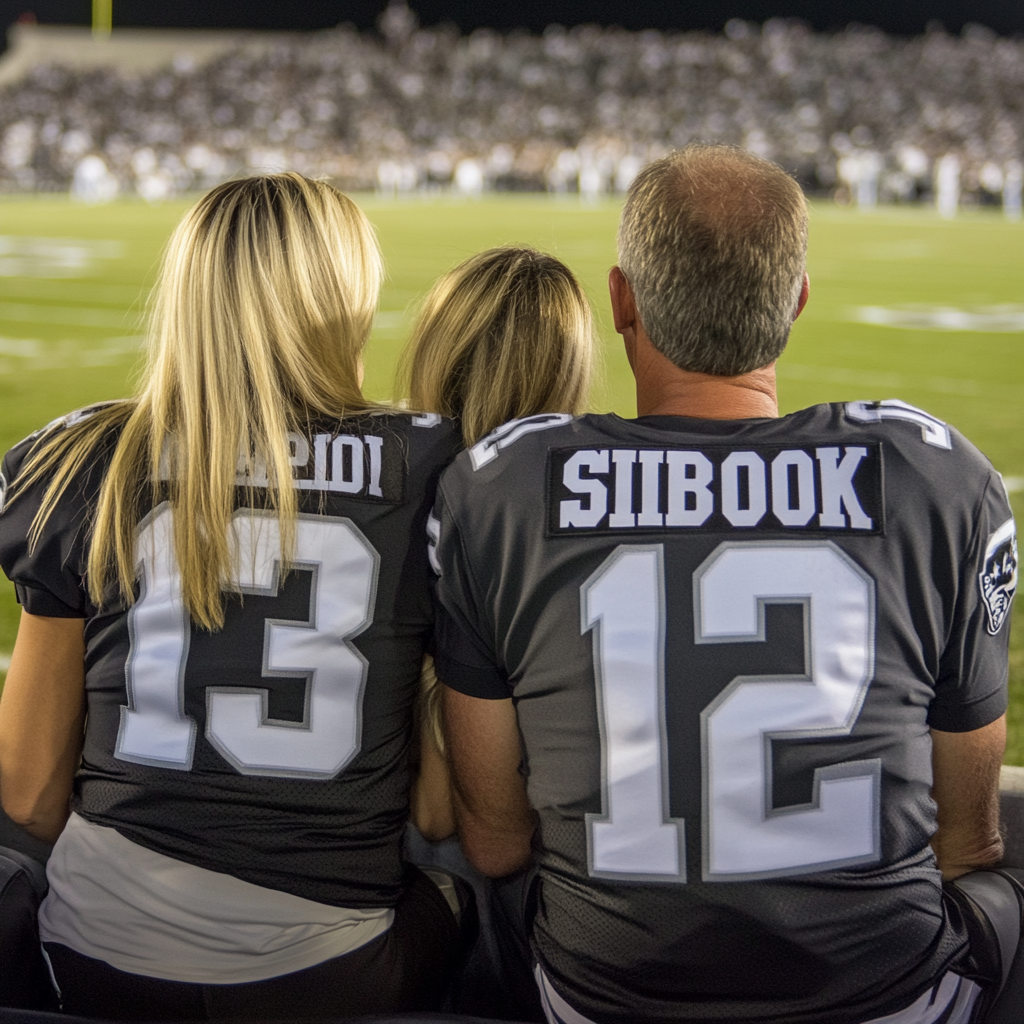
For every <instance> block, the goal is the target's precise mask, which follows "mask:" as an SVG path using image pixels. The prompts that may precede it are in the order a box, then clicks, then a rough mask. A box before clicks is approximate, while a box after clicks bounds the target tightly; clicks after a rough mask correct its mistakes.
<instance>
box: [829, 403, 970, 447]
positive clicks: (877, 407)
mask: <svg viewBox="0 0 1024 1024" xmlns="http://www.w3.org/2000/svg"><path fill="white" fill-rule="evenodd" d="M846 415H847V417H848V418H849V419H851V420H855V421H856V422H857V423H881V422H882V420H906V421H907V422H908V423H916V424H917V425H918V426H919V427H920V428H921V437H922V438H923V439H924V442H925V444H930V445H934V446H935V447H936V448H947V449H951V448H952V447H953V439H952V437H951V435H950V433H949V427H947V426H946V424H945V423H943V422H942V420H938V419H936V418H935V417H934V416H930V415H929V414H928V413H926V412H924V411H923V410H921V409H917V408H915V407H914V406H912V405H908V404H907V403H906V402H901V401H900V400H899V399H897V398H887V399H886V400H885V401H883V402H847V403H846Z"/></svg>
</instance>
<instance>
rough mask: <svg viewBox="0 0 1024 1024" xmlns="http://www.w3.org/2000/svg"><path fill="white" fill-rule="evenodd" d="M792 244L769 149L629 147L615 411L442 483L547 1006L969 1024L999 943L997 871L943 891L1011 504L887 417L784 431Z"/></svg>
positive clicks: (489, 452) (992, 641) (513, 443)
mask: <svg viewBox="0 0 1024 1024" xmlns="http://www.w3.org/2000/svg"><path fill="white" fill-rule="evenodd" d="M806 238H807V212H806V206H805V203H804V199H803V196H802V194H801V192H800V189H799V188H798V186H797V185H796V183H795V182H794V181H793V180H792V179H791V178H789V177H788V176H787V175H786V174H784V173H783V172H782V171H781V170H780V169H779V168H777V167H775V166H774V165H772V164H769V163H767V162H765V161H762V160H759V159H757V158H755V157H753V156H750V155H748V154H745V153H743V152H740V151H738V150H734V149H731V148H727V147H718V146H694V147H690V148H687V149H686V150H683V151H682V152H679V153H675V154H673V155H671V156H669V157H666V158H665V159H663V160H660V161H657V162H656V163H654V164H651V165H650V166H649V167H647V168H646V169H645V170H644V171H643V172H642V173H641V174H640V176H639V177H638V178H637V180H636V181H635V182H634V184H633V186H632V188H631V189H630V192H629V195H628V197H627V200H626V205H625V209H624V212H623V216H622V224H621V227H620V232H619V255H620V266H619V267H615V268H613V269H612V271H611V275H610V280H609V283H610V291H611V301H612V310H613V314H614V319H615V327H616V330H617V331H618V332H619V333H620V334H621V335H622V337H623V340H624V342H625V346H626V352H627V355H628V356H629V361H630V365H631V367H632V369H633V373H634V374H635V376H636V384H637V408H638V412H639V418H638V419H636V420H623V419H621V418H619V417H617V416H614V415H609V416H585V417H582V418H580V419H571V418H570V417H568V416H557V415H549V416H538V417H532V418H530V419H527V420H522V421H518V422H514V423H511V424H508V425H506V426H505V427H503V428H500V429H499V430H498V431H496V432H495V433H494V434H492V435H491V436H490V437H488V438H486V439H485V440H484V441H482V442H480V443H479V444H478V445H476V446H475V447H474V448H473V449H471V450H470V451H468V452H466V453H464V454H463V455H462V456H460V457H459V459H458V460H457V461H456V463H455V464H454V465H453V467H451V468H450V469H449V470H448V471H447V472H446V474H445V476H444V477H443V480H442V485H441V488H440V490H439V496H438V502H437V506H436V508H435V515H436V518H437V520H438V522H437V523H435V524H434V530H435V535H436V536H437V538H438V539H437V541H436V550H435V551H434V552H433V559H434V563H435V569H438V570H439V571H440V579H439V582H438V598H439V603H440V605H441V613H440V620H439V624H438V630H439V633H438V652H437V665H438V672H439V675H440V676H441V678H443V680H444V681H445V683H446V684H447V686H448V689H447V691H446V703H445V713H446V720H447V726H448V730H449V742H450V749H451V757H452V762H453V769H454V777H455V784H456V792H457V798H458V805H459V806H458V811H459V827H460V834H461V837H462V842H463V846H464V849H465V851H466V853H467V855H468V857H469V858H470V860H471V861H472V862H473V863H474V864H476V866H477V867H478V868H480V869H481V870H482V871H484V872H485V873H488V874H491V875H494V876H502V875H506V874H509V873H511V872H514V871H516V870H518V869H520V868H522V867H524V866H525V865H527V864H528V863H529V861H530V857H531V842H532V841H536V842H537V843H538V845H539V850H540V853H539V891H538V892H537V901H536V904H537V910H536V915H535V918H534V920H533V922H532V935H531V941H532V948H533V952H534V955H535V957H536V959H537V964H538V966H537V971H536V977H537V982H538V985H539V987H540V992H541V997H542V1001H543V1002H544V1005H545V1012H546V1013H547V1015H548V1019H549V1020H550V1021H553V1022H554V1021H564V1022H574V1024H577V1022H586V1021H598V1022H601V1024H619V1022H623V1024H624V1022H626V1021H635V1020H639V1019H642V1020H649V1021H666V1022H667V1021H691V1022H697V1021H700V1022H710V1021H722V1020H726V1021H745V1022H754V1021H757V1022H762V1021H763V1022H768V1021H778V1022H782V1021H785V1022H787V1024H789V1022H801V1024H846V1022H849V1024H853V1022H858V1024H859V1022H865V1021H874V1020H877V1019H878V1018H882V1017H885V1018H886V1020H887V1021H889V1020H890V1017H889V1015H891V1014H896V1016H895V1017H893V1018H891V1019H892V1021H898V1022H899V1024H911V1022H913V1024H927V1022H931V1021H938V1020H942V1021H961V1020H964V1021H965V1020H967V1019H968V1017H969V1015H970V1013H971V1012H972V1007H975V1004H976V1003H977V1001H978V997H979V995H981V994H984V995H985V998H989V996H990V995H991V994H992V993H994V992H995V991H996V989H997V988H998V986H999V984H1000V982H1001V981H1002V979H1003V976H1004V974H1006V973H1008V972H1009V968H1010V965H1011V963H1012V961H1013V958H1014V947H1015V944H1016V938H1015V937H1014V935H1013V931H1014V928H1017V929H1018V930H1019V924H1020V908H1019V905H1018V904H1017V902H1016V895H1015V892H1014V890H1013V884H1012V883H1011V882H1009V881H1008V880H1006V879H1005V878H1003V877H1002V876H1000V875H997V874H995V873H987V874H975V875H971V876H970V883H967V882H965V890H964V891H961V890H950V891H949V892H948V893H946V894H944V892H943V888H942V880H943V877H945V879H947V880H951V879H953V878H956V877H958V876H960V875H963V874H965V873H967V872H971V871H972V870H973V869H976V868H982V867H986V866H989V865H994V864H995V863H997V862H998V861H999V859H1000V856H1001V841H1000V838H999V832H998V799H997V797H998V773H999V765H1000V761H1001V757H1002V752H1003V747H1004V742H1005V714H1004V713H1005V710H1006V704H1007V695H1006V678H1007V633H1008V627H1007V624H1006V619H1007V617H1008V609H1009V603H1010V600H1011V599H1012V596H1013V590H1014V587H1015V585H1016V542H1015V535H1014V525H1013V519H1012V516H1011V512H1010V507H1009V504H1008V501H1007V498H1006V493H1005V490H1004V488H1003V487H1002V483H1001V480H1000V478H999V476H998V474H997V473H995V471H994V470H993V469H992V467H991V466H990V464H989V463H988V462H987V460H985V459H984V457H983V456H981V455H980V453H978V451H977V450H976V449H974V448H973V447H972V446H971V445H970V444H969V443H968V442H967V441H966V440H965V439H964V438H962V437H961V436H960V435H959V434H957V433H956V431H954V430H953V429H951V428H950V427H948V426H946V425H945V424H944V423H941V422H940V421H938V420H936V419H934V418H933V417H931V416H929V415H927V414H926V413H922V412H920V411H919V410H916V409H913V408H911V407H909V406H906V405H904V404H903V403H900V402H852V403H848V404H845V405H843V404H835V405H822V406H816V407H814V408H810V409H805V410H803V411H801V412H798V413H794V414H791V415H789V416H785V417H781V418H780V417H779V416H778V409H777V404H776V395H775V371H774V364H775V360H776V359H777V358H778V357H779V356H780V355H781V353H782V351H783V348H784V347H785V343H786V340H787V337H788V334H789V329H790V325H791V324H792V321H793V320H794V319H795V318H796V317H797V316H798V315H799V313H800V311H801V310H802V309H803V307H804V304H805V303H806V301H807V295H808V280H807V277H806V274H805V271H804V261H805V250H806ZM524 782H525V784H524ZM933 798H934V800H935V802H936V803H937V805H938V811H937V812H936V803H933V802H932V801H933ZM535 824H536V825H537V831H536V835H535V836H534V828H535ZM936 826H938V831H937V832H936ZM929 843H930V844H931V845H929ZM933 849H934V851H935V853H934V854H933ZM936 857H937V859H938V867H937V865H936ZM940 868H941V872H942V874H941V875H940V870H939V869H940ZM979 879H982V880H983V881H982V883H981V884H979ZM967 890H970V891H971V893H972V895H973V898H974V902H972V901H971V900H969V899H968V898H967V897H966V896H965V891H967ZM978 903H984V904H985V905H986V906H987V907H988V908H989V909H990V910H991V911H992V916H993V920H994V919H996V918H999V916H1000V913H1004V915H1005V914H1008V917H1007V918H1006V920H1007V921H1008V923H1007V924H1006V928H1005V929H1004V931H1003V932H1001V933H1000V937H999V938H1000V941H1001V943H1002V945H1001V946H1000V945H999V942H997V941H996V939H995V938H994V933H993V931H992V929H991V928H989V926H988V924H987V923H986V922H987V921H988V919H987V918H986V917H985V916H984V915H983V914H981V913H980V912H978V910H977V904H978ZM997 923H998V922H997ZM986 928H987V929H988V930H987V931H986V930H985V929H986ZM992 1019H995V1018H992Z"/></svg>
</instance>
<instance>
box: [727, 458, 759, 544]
mask: <svg viewBox="0 0 1024 1024" xmlns="http://www.w3.org/2000/svg"><path fill="white" fill-rule="evenodd" d="M741 476H745V477H746V484H747V497H746V501H745V502H743V503H741V500H740V481H741ZM767 491H768V488H767V484H766V482H765V469H764V460H763V459H762V458H761V456H760V455H758V454H757V452H733V453H732V454H731V455H730V456H729V457H728V458H727V459H726V460H725V462H723V463H722V514H723V515H724V516H725V518H726V519H728V520H729V522H730V523H732V525H733V526H757V524H758V523H759V522H761V520H762V519H764V514H765V512H767V511H768V493H767Z"/></svg>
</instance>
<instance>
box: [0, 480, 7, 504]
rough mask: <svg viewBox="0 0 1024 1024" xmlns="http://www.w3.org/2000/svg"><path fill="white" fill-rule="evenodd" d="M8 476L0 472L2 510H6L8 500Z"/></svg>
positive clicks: (0, 502)
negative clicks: (5, 505)
mask: <svg viewBox="0 0 1024 1024" xmlns="http://www.w3.org/2000/svg"><path fill="white" fill-rule="evenodd" d="M7 487H8V484H7V477H5V476H4V475H3V473H0V512H3V510H4V504H5V503H6V501H7Z"/></svg>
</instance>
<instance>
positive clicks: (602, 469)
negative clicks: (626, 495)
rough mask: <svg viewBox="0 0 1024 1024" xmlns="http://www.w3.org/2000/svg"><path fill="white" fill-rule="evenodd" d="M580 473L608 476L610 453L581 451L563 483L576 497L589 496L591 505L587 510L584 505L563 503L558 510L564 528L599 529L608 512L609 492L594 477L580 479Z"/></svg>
mask: <svg viewBox="0 0 1024 1024" xmlns="http://www.w3.org/2000/svg"><path fill="white" fill-rule="evenodd" d="M581 469H587V470H589V471H590V472H591V473H607V472H608V452H607V451H599V452H597V451H586V450H583V451H578V452H576V454H575V455H573V456H571V457H570V459H569V461H568V462H567V463H566V464H565V468H564V469H563V470H562V483H564V484H565V486H566V487H567V488H568V489H569V490H570V491H572V492H573V494H589V495H590V504H589V506H588V507H587V508H584V507H583V502H582V501H577V500H572V501H563V502H562V503H561V505H560V506H559V516H560V521H561V525H562V526H597V524H598V523H599V522H601V520H602V519H604V517H605V515H606V513H607V512H608V488H607V487H606V486H605V485H604V484H603V483H601V481H600V480H595V479H594V478H593V477H588V478H583V477H581V476H580V470H581Z"/></svg>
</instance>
